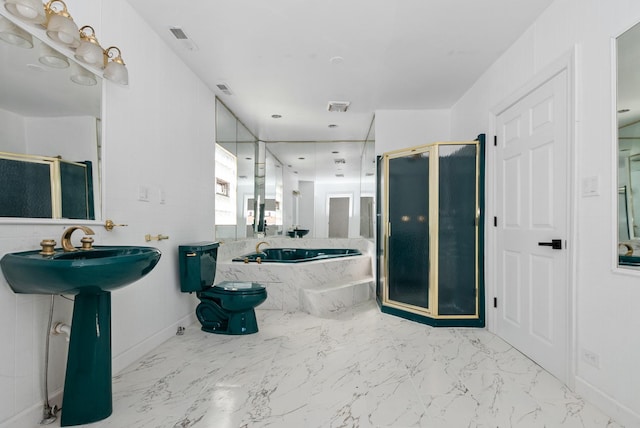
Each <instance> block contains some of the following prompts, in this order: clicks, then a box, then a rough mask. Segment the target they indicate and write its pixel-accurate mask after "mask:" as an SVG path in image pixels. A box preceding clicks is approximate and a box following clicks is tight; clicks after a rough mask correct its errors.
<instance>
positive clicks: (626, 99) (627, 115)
mask: <svg viewBox="0 0 640 428" xmlns="http://www.w3.org/2000/svg"><path fill="white" fill-rule="evenodd" d="M616 47H617V68H616V69H617V97H616V102H617V105H616V109H617V122H618V123H617V127H618V244H619V245H618V255H619V264H620V265H621V266H624V267H633V266H640V73H638V70H640V55H639V54H638V52H640V24H638V25H636V26H634V27H632V28H631V29H629V30H628V31H626V32H624V33H623V34H622V35H620V36H619V37H618V38H617V40H616Z"/></svg>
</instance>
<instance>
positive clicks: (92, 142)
mask: <svg viewBox="0 0 640 428" xmlns="http://www.w3.org/2000/svg"><path fill="white" fill-rule="evenodd" d="M0 82H2V84H1V85H0V222H11V221H16V219H17V218H21V219H25V218H28V219H39V220H29V222H31V221H35V222H38V221H42V219H89V220H99V219H100V217H101V200H102V198H101V191H100V189H101V186H100V171H101V169H100V163H101V155H100V153H101V141H100V136H101V126H102V78H101V77H98V76H96V75H94V74H93V73H91V72H89V71H88V70H86V69H85V68H84V67H82V66H80V65H79V64H78V63H76V62H75V61H74V60H72V59H71V58H69V57H68V56H67V55H64V54H62V53H60V52H59V51H57V50H55V49H53V48H51V46H50V45H49V44H47V43H45V42H43V41H42V40H39V39H38V38H37V37H36V36H35V35H33V34H30V33H28V32H26V31H25V30H24V29H22V28H20V27H18V26H16V24H15V23H13V21H11V20H10V18H8V17H7V16H5V15H2V14H0ZM17 221H20V222H24V221H25V220H17Z"/></svg>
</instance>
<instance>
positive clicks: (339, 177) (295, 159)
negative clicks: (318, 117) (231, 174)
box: [267, 141, 375, 238]
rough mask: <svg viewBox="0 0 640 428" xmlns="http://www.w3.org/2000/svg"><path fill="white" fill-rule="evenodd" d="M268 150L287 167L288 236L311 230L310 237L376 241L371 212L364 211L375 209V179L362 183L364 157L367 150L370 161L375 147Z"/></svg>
mask: <svg viewBox="0 0 640 428" xmlns="http://www.w3.org/2000/svg"><path fill="white" fill-rule="evenodd" d="M267 148H268V150H269V152H270V153H272V154H273V155H274V156H275V157H276V158H277V159H278V160H279V161H280V162H281V163H282V165H283V167H282V169H283V192H284V196H283V199H284V201H285V204H286V206H288V207H290V208H285V211H284V228H285V231H287V230H288V231H290V230H292V229H296V228H297V229H302V230H308V231H309V232H308V235H307V236H308V237H312V238H354V237H360V236H364V237H368V238H372V237H373V226H371V227H369V226H368V224H369V222H372V221H373V220H372V215H373V213H372V212H371V214H369V215H367V214H366V212H365V213H364V214H365V215H362V214H363V213H362V206H365V205H366V204H369V205H370V206H373V205H372V204H373V197H374V178H375V177H374V176H373V175H369V176H366V175H365V178H366V179H367V180H366V181H365V180H363V171H364V168H363V162H364V161H363V157H364V154H365V151H366V153H367V155H368V156H369V157H371V156H372V153H373V143H372V142H371V143H370V144H367V143H366V142H365V141H335V142H315V143H312V142H300V143H296V142H269V143H267ZM365 148H366V149H367V150H365ZM371 166H372V167H374V166H375V165H374V164H373V163H371ZM367 182H369V183H368V184H367ZM363 198H364V201H363ZM361 220H364V221H365V224H364V225H361Z"/></svg>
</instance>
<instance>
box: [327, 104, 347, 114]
mask: <svg viewBox="0 0 640 428" xmlns="http://www.w3.org/2000/svg"><path fill="white" fill-rule="evenodd" d="M349 105H351V103H350V102H349V101H329V105H328V106H327V110H329V111H335V112H339V113H344V112H346V111H347V110H348V109H349Z"/></svg>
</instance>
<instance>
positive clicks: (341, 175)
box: [336, 174, 344, 177]
mask: <svg viewBox="0 0 640 428" xmlns="http://www.w3.org/2000/svg"><path fill="white" fill-rule="evenodd" d="M336 177H344V174H336Z"/></svg>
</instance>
